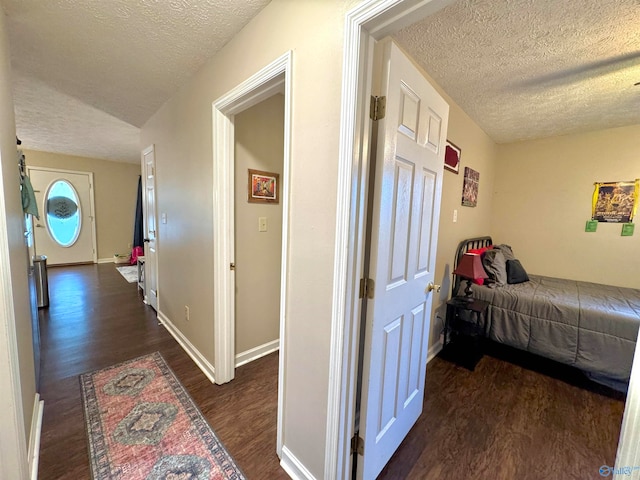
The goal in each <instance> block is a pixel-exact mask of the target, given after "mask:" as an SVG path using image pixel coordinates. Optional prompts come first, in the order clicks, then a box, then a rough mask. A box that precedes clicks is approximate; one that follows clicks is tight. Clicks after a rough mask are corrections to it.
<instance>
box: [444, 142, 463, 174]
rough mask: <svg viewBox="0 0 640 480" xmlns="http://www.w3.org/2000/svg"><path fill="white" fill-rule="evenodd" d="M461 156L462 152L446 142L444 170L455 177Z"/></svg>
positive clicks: (458, 170) (458, 169)
mask: <svg viewBox="0 0 640 480" xmlns="http://www.w3.org/2000/svg"><path fill="white" fill-rule="evenodd" d="M461 156H462V150H461V149H460V148H459V147H458V146H456V145H454V144H453V143H452V142H450V141H449V140H447V146H446V147H445V150H444V168H446V169H447V170H449V171H450V172H453V173H455V174H456V175H457V174H458V172H460V157H461Z"/></svg>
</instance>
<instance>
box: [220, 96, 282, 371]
mask: <svg viewBox="0 0 640 480" xmlns="http://www.w3.org/2000/svg"><path fill="white" fill-rule="evenodd" d="M283 139H284V90H283V91H282V93H277V94H275V95H273V96H272V97H269V98H267V99H266V100H263V101H262V102H260V103H258V104H256V105H254V106H252V107H251V108H248V109H247V110H244V111H243V112H241V113H238V114H236V115H235V118H234V141H235V145H234V147H235V165H234V171H235V185H234V186H235V205H234V227H235V242H234V255H233V257H234V260H235V261H234V264H235V270H234V277H235V306H234V308H235V352H236V353H235V366H236V367H239V366H241V365H244V364H245V363H248V362H251V361H252V360H256V359H258V358H260V357H262V356H264V355H267V354H269V353H272V352H274V351H277V350H278V348H279V343H280V339H279V334H280V332H279V330H280V328H279V327H280V277H281V268H280V266H281V263H282V203H281V202H280V198H279V196H278V193H279V190H280V178H281V177H282V165H283V162H282V159H283V153H284V152H283V148H284V140H283Z"/></svg>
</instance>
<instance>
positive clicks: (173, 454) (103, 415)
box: [80, 352, 245, 480]
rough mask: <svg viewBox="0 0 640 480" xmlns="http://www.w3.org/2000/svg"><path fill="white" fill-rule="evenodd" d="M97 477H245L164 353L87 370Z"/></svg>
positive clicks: (83, 378) (84, 380) (85, 389)
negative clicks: (88, 371) (170, 365)
mask: <svg viewBox="0 0 640 480" xmlns="http://www.w3.org/2000/svg"><path fill="white" fill-rule="evenodd" d="M80 384H81V386H82V401H83V404H84V414H85V425H86V428H87V435H88V438H89V458H90V463H91V471H92V476H93V479H94V480H106V479H122V480H138V479H149V480H160V479H176V480H183V479H184V480H187V479H188V480H205V479H207V480H209V479H212V480H213V479H215V480H226V479H232V480H243V479H244V478H245V477H244V475H243V474H242V472H241V471H240V469H239V468H238V467H237V466H236V464H235V462H234V461H233V459H232V458H231V455H229V453H228V452H227V450H226V449H225V448H224V446H223V445H222V443H221V442H220V440H218V438H217V437H216V435H215V433H214V432H213V430H212V429H211V427H210V426H209V424H208V423H207V421H206V420H205V418H204V416H203V415H202V413H201V412H200V410H198V408H197V407H196V405H195V403H194V402H193V400H192V399H191V397H190V396H189V394H188V393H187V391H186V390H185V388H184V387H183V386H182V384H181V383H180V382H179V381H178V379H177V378H176V376H175V374H174V373H173V372H172V371H171V369H170V368H169V366H168V365H167V364H166V362H165V361H164V358H162V355H160V353H158V352H155V353H152V354H151V355H146V356H144V357H140V358H136V359H134V360H130V361H128V362H124V363H120V364H118V365H115V366H112V367H109V368H105V369H102V370H97V371H95V372H91V373H84V374H82V375H80Z"/></svg>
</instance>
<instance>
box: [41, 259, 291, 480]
mask: <svg viewBox="0 0 640 480" xmlns="http://www.w3.org/2000/svg"><path fill="white" fill-rule="evenodd" d="M49 291H50V307H49V308H48V309H41V310H40V327H41V330H40V334H41V343H42V370H41V386H40V394H41V396H42V399H43V400H44V401H45V407H44V419H43V428H42V438H41V446H40V464H39V478H40V479H70V480H80V479H89V478H91V474H90V469H89V459H88V455H87V439H86V433H85V426H84V417H83V411H82V401H81V398H80V384H79V380H78V375H79V374H81V373H84V372H87V371H92V370H96V369H99V368H104V367H107V366H109V365H113V364H116V363H119V362H122V361H124V360H128V359H131V358H135V357H137V356H140V355H145V354H147V353H151V352H154V351H159V352H160V353H161V354H162V356H163V357H164V358H165V360H166V361H167V363H168V364H169V366H170V367H171V369H172V370H173V371H174V372H175V374H176V376H177V377H178V379H179V380H180V382H181V383H182V384H183V385H184V386H185V387H186V389H187V391H188V392H189V394H190V395H191V396H192V397H193V399H194V400H195V402H196V404H197V405H198V407H199V408H200V410H201V411H202V413H203V414H204V415H205V417H206V418H207V420H208V421H209V424H210V425H211V426H212V427H213V429H214V430H215V432H216V434H217V435H218V437H219V438H220V440H222V442H223V443H224V445H225V446H226V447H227V449H228V450H229V452H230V453H231V455H232V456H233V457H234V459H235V460H236V462H237V463H238V465H239V466H240V468H241V469H242V470H243V471H244V472H245V474H246V475H247V477H248V478H250V479H265V480H267V479H268V480H271V479H280V478H282V479H287V478H289V477H288V475H287V474H286V473H285V472H284V470H282V468H280V464H279V459H278V457H277V455H276V453H275V449H276V411H277V382H278V378H277V374H278V373H277V372H278V356H277V354H271V355H268V356H266V357H263V358H262V359H260V360H257V361H255V362H251V363H250V364H248V365H245V366H243V367H240V368H238V369H237V371H236V379H235V380H234V381H233V382H230V383H228V384H226V385H222V386H219V385H212V384H211V382H210V381H209V380H208V379H207V378H206V377H205V375H204V374H203V373H202V372H201V371H200V370H199V369H198V368H197V367H196V365H195V364H194V363H193V361H192V360H191V359H190V358H189V356H188V355H187V354H186V353H185V352H184V351H183V350H182V348H181V347H180V346H179V345H178V344H177V343H176V341H175V340H174V339H173V338H172V337H171V336H170V335H169V333H167V331H166V330H165V328H164V327H162V326H160V325H158V323H157V320H156V315H155V312H154V311H153V309H151V308H150V307H147V306H145V305H144V304H143V303H142V301H141V298H140V296H139V295H138V293H137V287H136V285H135V284H133V283H131V284H130V283H127V282H126V281H125V280H124V279H123V278H122V276H121V275H120V274H119V273H118V272H117V271H116V269H115V267H114V266H113V265H112V264H106V265H87V266H76V267H59V268H50V269H49Z"/></svg>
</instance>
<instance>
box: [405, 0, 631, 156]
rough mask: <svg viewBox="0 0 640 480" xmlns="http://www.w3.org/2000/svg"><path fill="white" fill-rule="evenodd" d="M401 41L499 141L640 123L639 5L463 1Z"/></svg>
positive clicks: (596, 0)
mask: <svg viewBox="0 0 640 480" xmlns="http://www.w3.org/2000/svg"><path fill="white" fill-rule="evenodd" d="M394 38H396V40H397V41H398V42H399V43H400V44H401V45H402V46H403V47H404V48H405V49H406V50H407V51H408V52H409V53H410V54H411V55H412V56H413V57H414V58H415V59H416V61H417V62H418V63H419V64H420V65H421V66H422V67H423V68H424V69H425V70H426V71H427V72H428V73H429V74H430V75H431V76H432V77H433V78H434V80H435V81H436V82H437V83H438V84H439V85H440V86H441V87H442V88H443V89H444V90H445V91H446V92H447V93H448V94H449V95H450V96H451V97H452V98H453V99H454V100H455V101H456V103H458V104H459V105H460V106H461V107H462V109H463V110H464V111H465V112H466V113H467V114H469V115H470V116H471V117H472V118H473V119H474V120H475V121H476V122H477V123H478V124H479V125H480V126H481V127H482V129H483V130H484V131H485V132H486V133H487V134H488V135H489V136H490V137H492V138H493V139H494V140H495V141H496V142H498V143H506V142H513V141H518V140H525V139H532V138H541V137H548V136H554V135H563V134H569V133H576V132H582V131H590V130H599V129H603V128H610V127H618V126H623V125H631V124H640V86H634V85H633V84H634V83H636V82H640V0H460V1H458V2H456V3H454V4H452V5H450V6H448V7H446V8H444V9H442V10H441V11H439V12H437V13H436V14H434V15H432V16H430V17H428V18H426V19H425V20H423V21H421V22H418V23H416V24H414V25H412V26H410V27H407V28H405V29H403V30H401V31H400V32H399V33H397V34H396V35H395V36H394Z"/></svg>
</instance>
